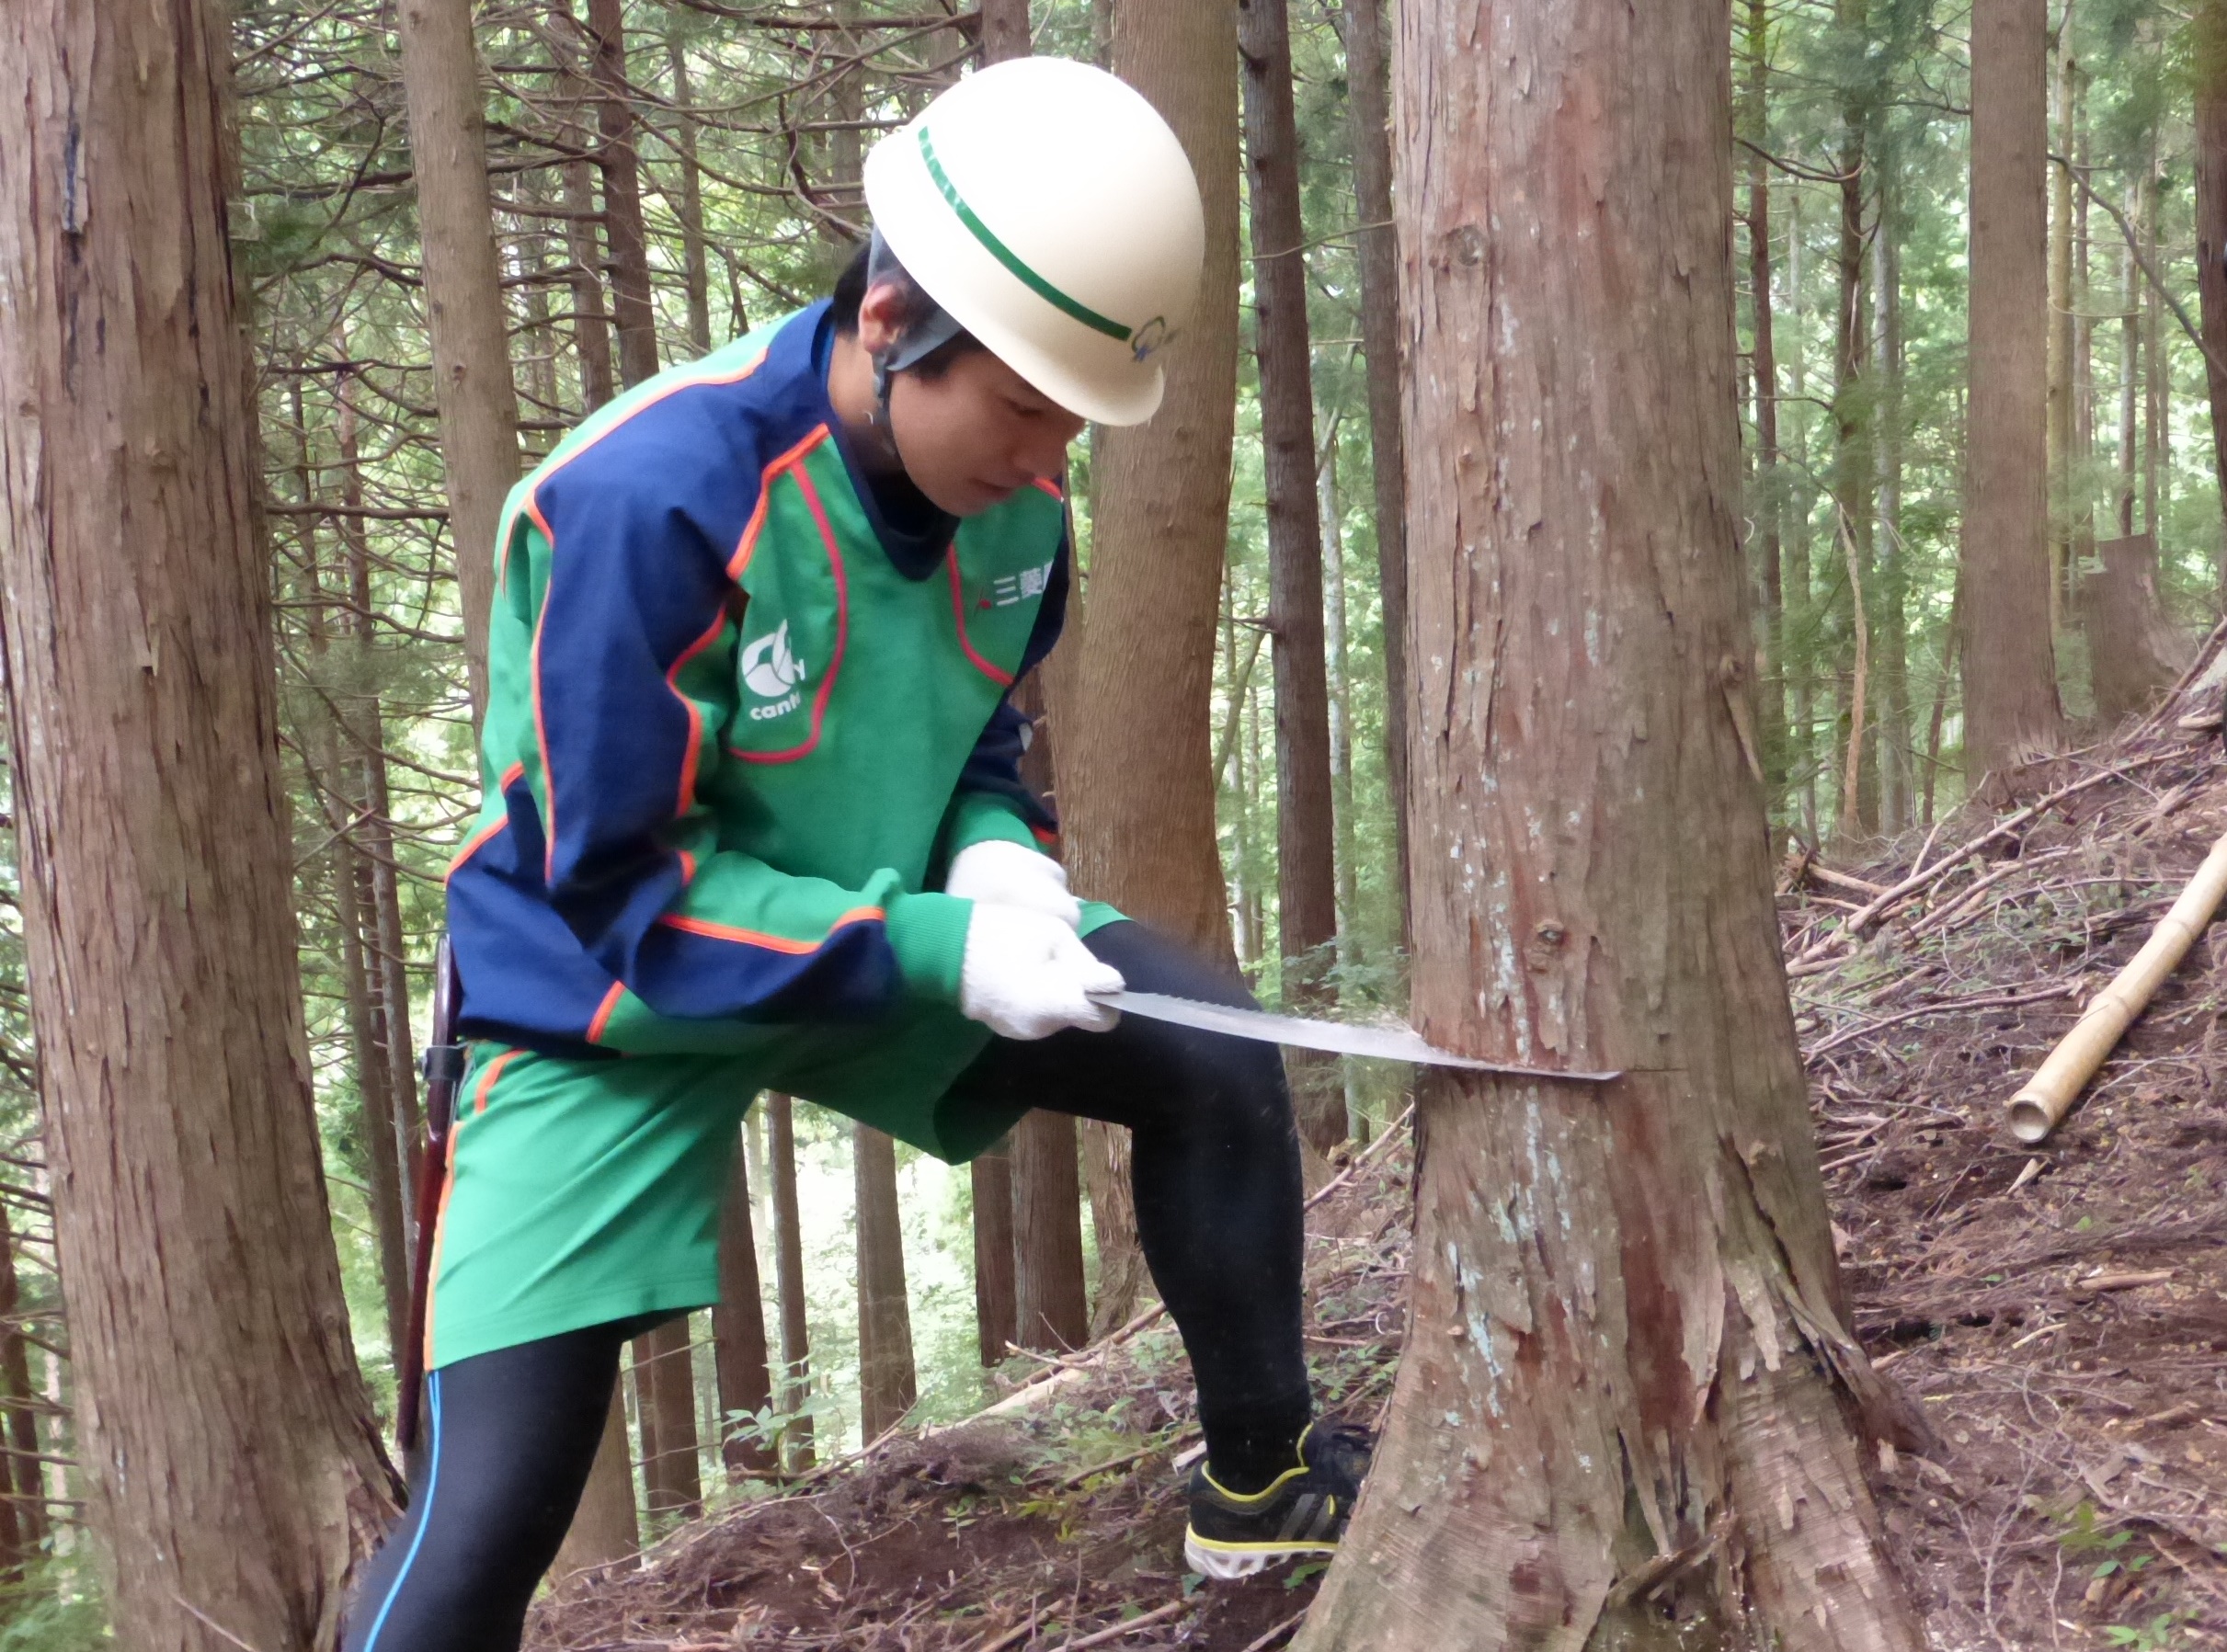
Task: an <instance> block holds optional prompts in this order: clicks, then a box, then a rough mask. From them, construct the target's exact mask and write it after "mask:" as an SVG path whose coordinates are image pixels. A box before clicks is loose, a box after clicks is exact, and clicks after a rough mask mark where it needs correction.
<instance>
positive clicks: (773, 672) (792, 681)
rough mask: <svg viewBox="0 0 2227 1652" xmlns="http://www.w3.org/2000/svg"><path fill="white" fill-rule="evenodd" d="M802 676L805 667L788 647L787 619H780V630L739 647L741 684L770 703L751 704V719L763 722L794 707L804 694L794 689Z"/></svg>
mask: <svg viewBox="0 0 2227 1652" xmlns="http://www.w3.org/2000/svg"><path fill="white" fill-rule="evenodd" d="M804 680H805V668H804V666H801V665H799V664H798V663H797V659H796V655H794V654H793V653H791V652H790V649H789V622H788V621H786V620H783V621H782V622H781V627H780V629H779V630H777V631H775V632H771V634H770V635H767V636H762V637H759V639H758V640H757V641H755V642H751V643H746V644H743V647H742V681H743V686H744V687H745V688H747V689H749V690H750V692H751V693H753V694H755V695H757V696H758V697H759V699H760V700H768V701H772V702H773V703H772V704H771V705H757V706H752V707H751V708H750V718H751V720H752V721H753V722H759V723H762V722H764V721H766V720H767V719H769V718H772V717H779V716H782V715H783V714H784V713H786V712H793V711H794V710H795V709H796V708H797V706H798V705H800V704H801V703H802V702H803V700H804V697H803V696H802V695H801V694H799V693H797V692H796V685H797V684H798V683H801V682H802V681H804Z"/></svg>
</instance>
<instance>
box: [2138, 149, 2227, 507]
mask: <svg viewBox="0 0 2227 1652" xmlns="http://www.w3.org/2000/svg"><path fill="white" fill-rule="evenodd" d="M2222 114H2223V116H2227V111H2222ZM2220 124H2221V138H2222V140H2227V118H2223V119H2222V120H2221V123H2220ZM2157 173H2158V163H2157V133H2156V131H2155V130H2154V129H2153V130H2152V131H2151V134H2150V152H2149V158H2148V162H2147V164H2146V165H2144V166H2143V168H2142V180H2141V201H2142V212H2141V238H2142V256H2144V257H2145V258H2147V259H2148V260H2149V261H2150V268H2153V269H2155V268H2157V267H2158V264H2157V211H2158V199H2157V194H2158V177H2157ZM2222 205H2223V207H2227V203H2222ZM2221 217H2222V219H2223V220H2227V211H2222V213H2221ZM2221 227H2222V228H2223V229H2227V222H2222V225H2221ZM2221 250H2227V249H2222V248H2221V245H2220V244H2217V243H2215V246H2214V252H2215V256H2218V254H2219V253H2220V252H2221ZM2198 273H2199V274H2200V273H2201V271H2200V268H2199V272H2198ZM2221 280H2222V282H2227V271H2222V272H2221ZM2141 295H2142V322H2141V334H2142V359H2143V360H2144V361H2145V362H2147V363H2148V364H2149V371H2148V372H2147V373H2146V374H2145V375H2144V378H2145V380H2146V381H2147V382H2146V383H2145V384H2144V386H2143V394H2142V444H2141V466H2142V527H2143V529H2144V530H2145V531H2147V532H2149V533H2150V534H2152V535H2153V536H2154V535H2155V534H2156V532H2157V530H2158V522H2159V520H2160V514H2159V513H2160V511H2161V509H2162V507H2163V506H2164V498H2163V496H2162V493H2161V485H2160V484H2161V483H2162V481H2163V472H2164V451H2165V445H2166V429H2167V427H2166V424H2165V414H2166V408H2165V399H2166V397H2167V396H2169V395H2170V394H2171V393H2172V389H2173V378H2172V373H2171V371H2170V370H2169V368H2168V366H2167V364H2166V359H2165V349H2164V305H2163V304H2161V303H2160V302H2158V298H2157V289H2156V288H2154V287H2153V286H2152V285H2151V284H2150V283H2149V282H2147V281H2144V282H2143V283H2142V284H2141ZM2221 298H2222V302H2221V303H2218V304H2214V305H2213V306H2212V307H2211V310H2210V313H2212V314H2217V315H2220V316H2221V320H2220V322H2219V323H2218V325H2217V326H2216V327H2214V329H2213V331H2214V332H2216V333H2218V334H2219V335H2220V336H2221V338H2222V341H2223V342H2227V293H2223V294H2222V295H2221ZM2198 302H2201V295H2200V294H2199V298H2198ZM2198 330H2199V331H2201V330H2202V324H2201V323H2199V324H2198ZM2210 337H2211V334H2210V333H2206V334H2205V338H2206V341H2207V342H2209V341H2210ZM2222 359H2227V350H2223V351H2222ZM2206 366H2207V371H2209V366H2210V364H2209V363H2207V364H2206ZM2213 428H2214V429H2215V430H2216V429H2217V428H2218V426H2217V423H2216V421H2215V423H2214V426H2213ZM2221 496H2222V498H2223V499H2227V487H2223V488H2222V489H2221ZM2221 544H2222V546H2227V538H2222V540H2221Z"/></svg>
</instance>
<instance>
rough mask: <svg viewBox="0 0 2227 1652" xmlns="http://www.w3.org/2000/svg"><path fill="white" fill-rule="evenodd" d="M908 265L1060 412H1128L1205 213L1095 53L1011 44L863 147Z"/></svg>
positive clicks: (882, 217) (1177, 154)
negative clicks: (1033, 52)
mask: <svg viewBox="0 0 2227 1652" xmlns="http://www.w3.org/2000/svg"><path fill="white" fill-rule="evenodd" d="M865 184H866V204H867V206H868V208H869V209H871V211H873V214H874V228H875V229H876V230H878V231H879V232H880V233H881V234H882V236H883V237H884V238H885V240H886V241H887V242H888V244H889V248H890V250H891V251H892V252H894V253H895V254H896V255H897V260H898V262H899V263H901V264H903V265H904V267H905V270H906V273H907V274H908V275H910V276H911V277H912V278H913V279H914V280H915V281H917V282H919V286H920V288H921V290H922V291H925V292H926V293H927V294H928V296H929V297H930V298H931V299H933V300H934V301H935V302H937V303H938V304H940V305H942V307H943V308H944V309H945V310H947V311H949V312H950V313H951V315H952V318H953V319H954V321H956V322H958V323H959V325H961V326H963V327H965V329H966V330H967V331H968V332H969V333H972V334H973V335H974V336H976V338H977V339H979V340H980V341H981V342H982V343H983V345H984V346H986V347H988V349H989V350H990V351H991V353H992V354H994V355H996V356H997V357H998V359H999V360H1001V361H1003V362H1004V363H1005V364H1006V365H1007V366H1008V367H1010V368H1011V369H1012V370H1014V371H1015V372H1017V373H1019V374H1020V375H1021V376H1022V378H1023V379H1026V380H1027V381H1028V382H1030V383H1031V384H1033V385H1034V386H1035V387H1036V388H1037V389H1038V390H1040V391H1042V392H1043V393H1045V395H1047V396H1049V397H1050V398H1051V399H1052V400H1053V401H1055V402H1056V403H1058V404H1060V405H1061V406H1062V407H1065V408H1067V409H1068V411H1069V412H1071V413H1076V414H1079V415H1081V416H1083V417H1085V418H1091V419H1095V420H1097V421H1098V422H1099V423H1100V424H1105V425H1140V424H1142V423H1144V421H1145V420H1147V419H1148V418H1150V417H1151V416H1152V415H1153V413H1154V411H1155V410H1156V409H1158V407H1159V399H1160V392H1161V390H1162V388H1163V382H1162V379H1161V374H1160V364H1159V362H1158V361H1157V360H1155V359H1153V357H1154V352H1156V351H1157V350H1158V349H1159V347H1160V346H1161V345H1162V344H1164V343H1166V342H1167V340H1168V339H1169V338H1170V337H1171V336H1173V335H1174V333H1175V332H1176V331H1177V330H1178V329H1179V328H1181V327H1182V325H1183V324H1184V323H1185V322H1186V321H1188V320H1189V319H1190V316H1191V307H1192V302H1193V299H1194V298H1195V297H1196V295H1197V291H1198V280H1199V268H1200V266H1201V265H1202V264H1203V263H1204V262H1205V256H1206V217H1205V210H1204V209H1203V208H1202V207H1201V205H1200V204H1199V190H1198V180H1197V178H1196V177H1194V176H1193V174H1192V170H1191V162H1190V159H1189V157H1188V156H1186V155H1185V154H1183V146H1182V143H1181V142H1178V141H1177V139H1176V136H1175V134H1174V133H1173V132H1172V131H1170V130H1169V129H1168V123H1167V122H1166V121H1165V120H1161V119H1160V116H1159V110H1157V109H1155V108H1153V107H1152V106H1151V105H1150V104H1149V103H1148V102H1146V101H1145V99H1144V97H1142V95H1140V94H1139V93H1138V92H1136V90H1135V89H1134V88H1133V87H1130V86H1128V85H1125V84H1124V83H1123V82H1121V81H1119V80H1116V79H1115V78H1114V76H1113V75H1111V74H1107V73H1106V72H1105V71H1104V70H1102V69H1095V68H1092V67H1091V65H1090V64H1088V63H1072V62H1070V61H1068V60H1067V59H1065V58H1056V57H1027V58H1015V59H1012V60H1011V61H1009V62H1006V63H999V64H996V65H995V66H993V67H991V68H988V69H982V70H978V71H976V73H975V74H970V75H968V76H967V77H966V78H965V79H964V80H962V81H960V82H959V84H958V85H954V86H953V87H951V88H950V89H949V90H947V91H945V92H943V93H942V95H941V96H939V97H937V98H936V99H935V101H934V102H932V103H931V104H930V105H929V106H928V107H927V108H924V109H922V110H921V111H920V113H919V115H918V116H916V117H915V118H914V119H913V120H911V121H910V122H909V123H908V124H907V125H905V126H903V127H900V128H899V129H898V130H897V131H894V132H892V133H890V134H889V136H887V137H885V138H884V139H883V140H882V141H881V142H879V143H877V144H875V145H874V153H873V154H870V155H868V156H867V157H866V175H865Z"/></svg>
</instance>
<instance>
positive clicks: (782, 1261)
mask: <svg viewBox="0 0 2227 1652" xmlns="http://www.w3.org/2000/svg"><path fill="white" fill-rule="evenodd" d="M766 1135H767V1138H768V1139H767V1153H768V1156H770V1157H771V1159H772V1161H773V1238H774V1259H773V1275H774V1288H775V1293H776V1294H777V1295H778V1296H779V1297H780V1307H781V1408H782V1410H784V1411H786V1412H788V1413H789V1414H790V1416H791V1418H793V1419H794V1420H792V1421H791V1422H790V1424H789V1426H788V1428H787V1429H785V1430H782V1453H783V1455H785V1456H786V1457H787V1458H788V1460H789V1468H790V1471H791V1472H792V1473H794V1472H795V1471H797V1470H799V1469H805V1468H809V1467H811V1466H812V1418H810V1417H809V1416H808V1415H799V1413H802V1412H803V1411H804V1408H805V1402H806V1401H807V1400H808V1399H810V1398H811V1396H812V1337H811V1332H810V1330H809V1328H808V1327H807V1325H806V1319H805V1316H806V1314H807V1312H808V1308H809V1305H807V1304H806V1302H805V1239H804V1224H803V1220H802V1217H801V1215H800V1213H799V1211H798V1208H797V1202H796V1103H795V1102H794V1101H793V1100H791V1099H789V1098H788V1097H787V1096H784V1095H781V1094H779V1093H778V1092H775V1093H771V1094H769V1095H768V1096H767V1097H766Z"/></svg>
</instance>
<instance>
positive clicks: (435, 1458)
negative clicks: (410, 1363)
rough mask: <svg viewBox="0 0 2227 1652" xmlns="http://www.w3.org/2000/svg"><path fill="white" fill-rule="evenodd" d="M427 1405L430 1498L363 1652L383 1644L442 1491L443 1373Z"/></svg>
mask: <svg viewBox="0 0 2227 1652" xmlns="http://www.w3.org/2000/svg"><path fill="white" fill-rule="evenodd" d="M426 1402H427V1407H428V1409H429V1410H430V1411H431V1413H432V1416H433V1438H432V1441H431V1443H430V1444H429V1445H428V1447H427V1448H426V1453H427V1454H426V1461H427V1463H428V1464H429V1465H430V1466H428V1468H427V1470H426V1495H425V1500H424V1502H423V1503H422V1504H421V1505H420V1506H419V1508H418V1510H417V1532H415V1533H414V1534H413V1535H412V1536H411V1538H410V1552H409V1553H408V1554H407V1555H404V1556H403V1557H402V1569H401V1570H400V1571H398V1572H396V1573H395V1574H394V1582H393V1583H392V1584H391V1585H389V1586H388V1588H387V1591H386V1599H385V1601H383V1602H382V1603H381V1604H380V1607H379V1615H378V1616H377V1617H375V1618H373V1619H372V1620H371V1634H370V1635H366V1636H365V1637H364V1640H363V1652H374V1648H376V1647H377V1646H378V1645H379V1632H380V1631H381V1630H382V1629H383V1628H385V1627H386V1614H387V1613H388V1612H392V1611H394V1597H395V1596H397V1595H399V1594H400V1593H402V1586H403V1585H404V1584H405V1583H406V1582H407V1581H408V1580H409V1577H410V1567H411V1566H412V1565H414V1564H415V1563H416V1561H417V1549H418V1545H419V1544H422V1543H424V1542H425V1540H426V1528H427V1527H428V1526H430V1525H431V1524H432V1523H433V1494H434V1493H435V1492H436V1491H438V1490H439V1489H440V1372H438V1371H434V1372H428V1373H427V1374H426Z"/></svg>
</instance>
